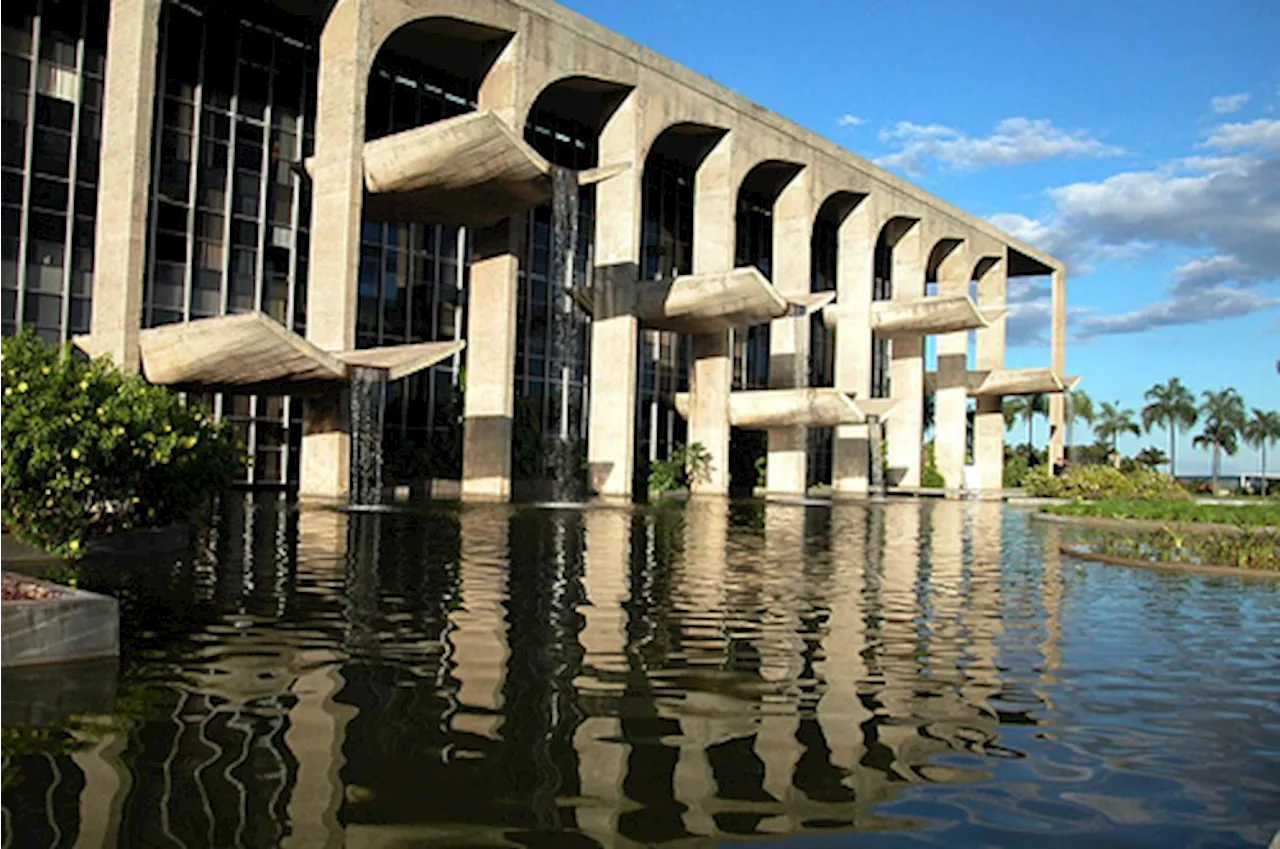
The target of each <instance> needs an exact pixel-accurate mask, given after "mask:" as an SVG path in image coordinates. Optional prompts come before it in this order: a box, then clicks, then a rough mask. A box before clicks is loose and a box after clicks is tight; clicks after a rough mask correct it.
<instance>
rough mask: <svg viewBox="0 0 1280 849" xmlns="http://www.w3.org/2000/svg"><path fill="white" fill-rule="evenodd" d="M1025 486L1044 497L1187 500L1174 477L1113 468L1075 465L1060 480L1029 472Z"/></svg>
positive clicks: (1049, 474) (1039, 470)
mask: <svg viewBox="0 0 1280 849" xmlns="http://www.w3.org/2000/svg"><path fill="white" fill-rule="evenodd" d="M1023 487H1024V488H1025V489H1026V490H1027V493H1028V494H1030V495H1033V496H1037V497H1041V498H1083V499H1088V500H1097V499H1103V498H1169V499H1174V498H1186V497H1187V494H1186V492H1185V491H1184V490H1183V489H1182V487H1180V486H1179V485H1178V483H1177V481H1175V480H1174V479H1173V478H1171V477H1169V476H1168V475H1165V474H1161V473H1160V472H1155V471H1152V470H1150V469H1135V470H1134V471H1131V472H1122V471H1120V470H1119V469H1115V468H1112V467H1111V466H1103V465H1094V466H1071V467H1068V469H1067V471H1066V472H1064V473H1063V474H1062V475H1061V476H1059V477H1054V476H1053V473H1052V472H1051V471H1050V470H1049V469H1048V468H1046V467H1039V468H1035V469H1032V470H1031V471H1030V472H1028V473H1027V476H1026V480H1025V482H1024V484H1023Z"/></svg>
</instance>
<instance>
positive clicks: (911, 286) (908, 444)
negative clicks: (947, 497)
mask: <svg viewBox="0 0 1280 849" xmlns="http://www.w3.org/2000/svg"><path fill="white" fill-rule="evenodd" d="M927 261H928V246H926V245H925V244H924V237H923V225H921V224H919V223H916V224H915V225H914V226H912V227H911V229H909V230H908V231H907V232H906V233H904V234H903V236H902V237H901V238H900V239H899V240H898V242H897V244H895V245H894V247H893V299H894V300H895V301H899V300H911V299H913V298H919V297H921V296H923V295H924V287H925V283H924V278H925V263H926V262H927ZM889 384H890V397H892V398H893V399H894V400H895V401H897V405H896V406H895V407H894V408H893V412H891V413H890V414H889V420H888V421H887V422H886V423H885V439H886V440H887V441H888V443H889V451H888V454H889V467H888V469H887V470H886V475H887V477H888V480H889V482H890V483H893V484H896V485H897V486H901V487H914V486H919V485H920V454H921V452H922V451H923V447H924V337H923V336H921V335H919V334H912V335H910V336H895V337H894V338H893V340H892V341H891V343H890V363H889Z"/></svg>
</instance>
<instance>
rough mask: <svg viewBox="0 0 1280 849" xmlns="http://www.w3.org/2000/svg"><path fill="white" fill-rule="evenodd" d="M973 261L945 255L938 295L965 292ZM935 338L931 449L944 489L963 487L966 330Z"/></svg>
mask: <svg viewBox="0 0 1280 849" xmlns="http://www.w3.org/2000/svg"><path fill="white" fill-rule="evenodd" d="M972 270H973V269H972V262H971V261H970V258H969V255H968V254H967V253H966V252H963V251H959V252H957V253H956V254H953V255H952V256H951V257H948V259H947V261H945V262H944V263H943V267H942V268H941V269H940V270H939V273H938V294H939V295H967V294H968V293H969V277H970V275H971V273H972ZM937 339H938V380H937V384H936V387H937V388H936V389H935V391H934V402H933V450H934V461H935V462H936V464H937V467H938V472H939V473H940V474H941V475H942V479H943V480H944V481H946V487H947V489H949V490H950V489H955V490H958V489H961V488H962V487H963V486H964V453H965V452H964V444H965V434H966V431H967V427H966V423H965V411H966V410H967V408H968V398H969V395H968V388H967V385H966V377H967V371H968V362H967V361H968V352H969V351H968V349H969V333H968V331H963V330H962V331H960V332H958V333H944V334H942V335H940V336H938V337H937Z"/></svg>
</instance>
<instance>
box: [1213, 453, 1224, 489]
mask: <svg viewBox="0 0 1280 849" xmlns="http://www.w3.org/2000/svg"><path fill="white" fill-rule="evenodd" d="M1221 450H1222V446H1220V445H1219V444H1218V443H1217V442H1215V443H1213V494H1214V495H1217V494H1218V466H1219V464H1220V463H1221V458H1220V454H1219V452H1220V451H1221Z"/></svg>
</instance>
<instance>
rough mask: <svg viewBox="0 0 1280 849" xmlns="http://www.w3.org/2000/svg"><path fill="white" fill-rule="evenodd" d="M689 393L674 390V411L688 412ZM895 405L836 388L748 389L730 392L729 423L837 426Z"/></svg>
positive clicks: (885, 411)
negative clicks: (860, 398)
mask: <svg viewBox="0 0 1280 849" xmlns="http://www.w3.org/2000/svg"><path fill="white" fill-rule="evenodd" d="M689 399H690V394H689V393H688V392H677V393H676V396H675V408H676V412H677V413H679V414H680V415H682V416H685V417H688V415H689ZM893 407H894V401H893V400H892V399H889V398H870V399H867V400H864V401H856V400H854V399H853V398H852V397H850V396H849V395H848V394H846V393H845V392H842V391H841V390H839V389H830V388H825V389H824V388H802V389H749V390H738V391H734V392H730V393H729V423H730V424H731V425H733V426H734V427H741V428H746V429H749V430H775V429H779V428H788V427H797V428H807V427H837V426H839V425H850V424H864V423H865V422H866V420H867V416H868V415H878V416H880V417H881V418H885V417H887V416H888V415H889V412H890V411H891V410H892V409H893Z"/></svg>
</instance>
